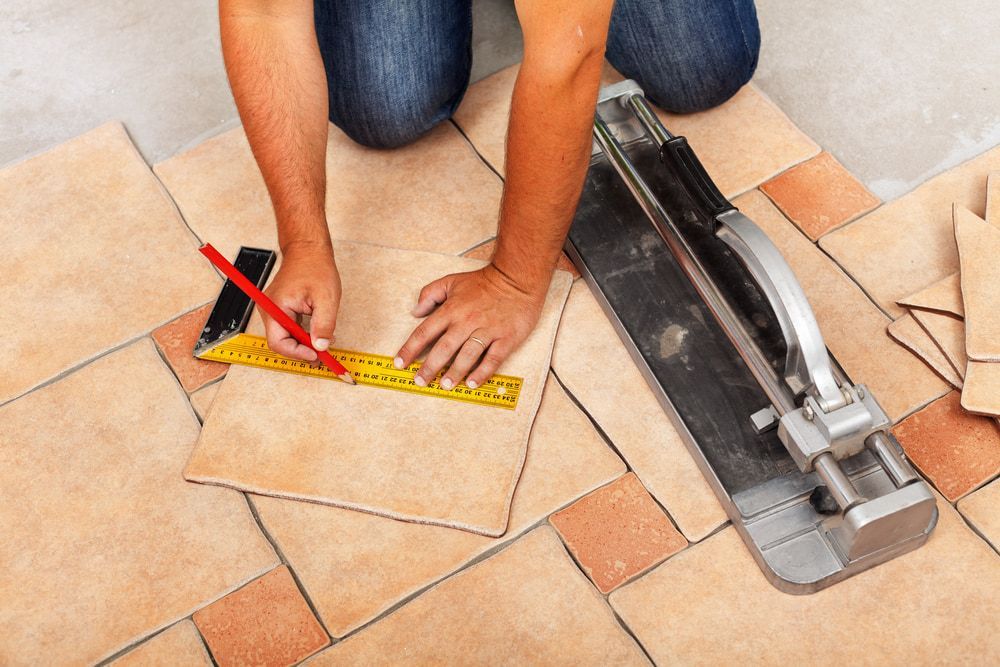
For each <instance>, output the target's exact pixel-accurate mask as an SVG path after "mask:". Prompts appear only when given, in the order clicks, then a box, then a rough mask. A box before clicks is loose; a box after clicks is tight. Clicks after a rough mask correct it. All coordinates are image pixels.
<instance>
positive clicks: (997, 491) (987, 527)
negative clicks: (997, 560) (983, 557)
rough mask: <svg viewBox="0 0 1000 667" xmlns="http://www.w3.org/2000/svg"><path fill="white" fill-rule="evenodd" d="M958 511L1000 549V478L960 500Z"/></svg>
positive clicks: (995, 547) (994, 546)
mask: <svg viewBox="0 0 1000 667" xmlns="http://www.w3.org/2000/svg"><path fill="white" fill-rule="evenodd" d="M957 507H958V511H959V512H961V513H962V515H963V516H964V517H965V518H966V519H967V520H968V521H969V523H971V524H972V525H973V526H975V527H976V530H978V531H979V532H980V533H981V534H982V535H983V536H984V537H985V538H986V539H987V540H988V541H989V543H990V544H992V545H993V548H994V549H996V550H998V551H1000V479H998V480H994V481H992V482H990V483H989V484H987V485H986V486H985V487H983V488H981V489H979V490H978V491H976V492H975V493H970V494H969V495H967V496H966V497H964V498H962V499H961V500H959V501H958V505H957Z"/></svg>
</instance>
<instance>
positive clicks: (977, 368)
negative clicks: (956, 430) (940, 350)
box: [962, 361, 1000, 417]
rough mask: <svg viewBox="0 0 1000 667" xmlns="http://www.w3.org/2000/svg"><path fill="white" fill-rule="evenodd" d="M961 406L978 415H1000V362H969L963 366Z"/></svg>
mask: <svg viewBox="0 0 1000 667" xmlns="http://www.w3.org/2000/svg"><path fill="white" fill-rule="evenodd" d="M962 407H963V408H965V409H966V410H968V411H969V412H974V413H976V414H979V415H991V416H994V417H1000V363H996V362H994V361H970V362H969V364H968V366H966V367H965V386H964V387H963V388H962Z"/></svg>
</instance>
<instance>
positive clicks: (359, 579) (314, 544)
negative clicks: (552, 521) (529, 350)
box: [254, 376, 625, 637]
mask: <svg viewBox="0 0 1000 667" xmlns="http://www.w3.org/2000/svg"><path fill="white" fill-rule="evenodd" d="M624 472H625V465H624V464H623V463H622V461H621V459H619V458H618V457H617V456H615V454H614V453H613V452H612V451H611V449H609V448H608V446H607V445H606V444H605V443H604V440H603V439H602V438H601V436H600V435H599V434H598V433H597V431H595V430H594V428H593V426H592V425H591V424H590V422H589V420H588V419H587V417H586V416H585V415H584V414H583V413H582V412H581V411H580V410H579V409H578V408H577V407H576V406H575V405H573V402H572V401H571V400H570V398H569V397H568V396H567V395H566V393H565V392H564V391H563V390H562V388H561V387H560V386H559V384H558V383H557V382H556V381H555V380H553V379H552V378H551V376H550V378H549V380H548V382H547V384H546V387H545V393H544V395H543V397H542V404H541V407H539V409H538V416H537V417H536V418H535V423H534V425H533V426H532V429H531V439H530V440H529V441H528V455H527V458H526V459H525V462H524V472H523V474H522V475H521V480H520V481H519V482H518V485H517V490H516V491H515V492H514V501H513V503H512V505H511V514H510V526H509V528H508V530H507V532H506V533H505V534H504V536H503V537H502V538H498V539H492V538H488V537H483V536H481V535H473V534H471V533H468V532H465V531H460V530H452V529H450V528H443V527H440V526H424V525H418V524H414V523H409V522H404V521H393V520H391V519H385V518H382V517H378V516H374V515H371V514H366V513H362V512H352V511H350V510H343V509H339V508H336V507H325V506H322V505H317V504H314V503H300V502H294V501H289V500H282V499H279V498H270V497H266V496H254V504H255V505H256V507H257V511H258V513H259V516H260V517H261V520H262V521H263V522H264V525H265V526H266V527H267V530H268V532H269V533H270V534H271V536H272V537H273V538H274V539H275V540H277V543H278V545H279V547H280V548H281V551H282V553H284V554H285V556H286V557H287V558H288V560H289V563H290V564H291V565H292V567H294V568H295V572H296V573H297V574H298V576H299V579H300V580H301V581H302V585H303V586H304V587H305V589H306V591H307V592H308V594H309V598H310V599H311V600H312V601H313V604H315V605H316V609H317V611H318V612H319V614H320V617H321V618H322V619H323V622H324V624H325V625H326V627H327V629H329V630H330V632H332V633H333V634H334V636H337V637H342V636H344V635H346V634H347V633H348V632H351V631H352V630H355V629H357V628H358V627H360V626H361V625H364V624H365V623H367V622H369V621H371V620H372V619H373V618H375V617H376V616H378V615H379V614H380V613H382V612H384V611H386V610H387V609H389V608H390V607H392V606H393V605H395V604H397V603H399V602H400V601H401V600H403V599H405V598H406V597H408V596H410V595H413V594H414V593H416V592H417V591H419V590H420V589H422V588H424V587H425V586H428V585H430V584H431V583H433V582H435V581H437V580H438V579H441V578H443V577H445V576H447V575H448V574H450V573H451V572H454V571H455V570H457V569H458V568H459V567H461V566H462V565H463V564H465V563H467V562H469V561H470V560H472V559H473V558H475V557H476V556H478V555H480V554H482V553H484V552H486V551H487V550H489V549H493V548H496V547H498V546H499V545H502V544H505V543H507V542H509V541H511V540H513V539H515V538H516V537H517V536H518V535H520V534H521V533H523V532H524V531H526V530H528V528H530V527H531V526H533V525H535V524H536V523H538V522H539V521H541V520H543V519H544V518H545V517H546V516H548V515H549V514H551V513H552V512H554V511H556V510H558V509H559V508H560V507H563V506H564V505H566V504H567V503H569V502H571V501H572V500H574V499H576V498H579V497H580V496H581V495H583V494H585V493H587V492H588V491H591V490H593V489H595V488H597V487H599V486H601V485H603V484H606V483H608V482H610V481H611V480H613V479H615V478H616V477H618V476H620V475H621V474H622V473H624Z"/></svg>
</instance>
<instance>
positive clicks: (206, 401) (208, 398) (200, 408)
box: [191, 382, 222, 421]
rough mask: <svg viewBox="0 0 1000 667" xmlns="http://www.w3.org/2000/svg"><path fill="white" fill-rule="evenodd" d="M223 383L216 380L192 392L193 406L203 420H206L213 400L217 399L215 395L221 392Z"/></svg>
mask: <svg viewBox="0 0 1000 667" xmlns="http://www.w3.org/2000/svg"><path fill="white" fill-rule="evenodd" d="M221 385H222V383H221V382H214V383H212V384H210V385H208V386H207V387H203V388H201V389H199V390H198V391H196V392H194V393H193V394H191V407H193V408H194V411H195V413H196V414H197V415H198V417H199V418H200V419H201V420H202V421H205V417H206V416H207V415H208V409H209V408H210V407H212V401H214V400H215V395H216V394H218V393H219V387H220V386H221Z"/></svg>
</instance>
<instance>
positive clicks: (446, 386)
mask: <svg viewBox="0 0 1000 667" xmlns="http://www.w3.org/2000/svg"><path fill="white" fill-rule="evenodd" d="M454 386H455V383H454V382H452V381H451V378H445V379H443V380H441V387H442V388H444V389H451V388H452V387H454Z"/></svg>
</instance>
